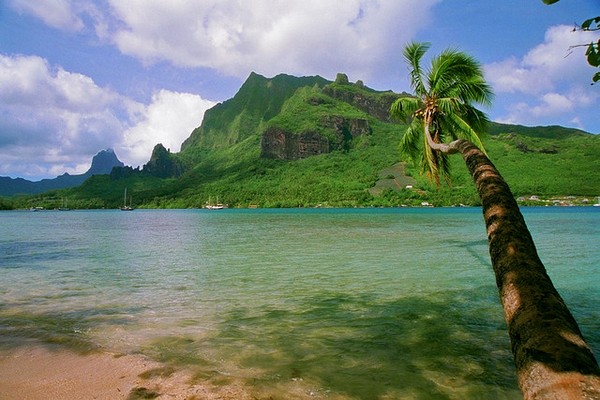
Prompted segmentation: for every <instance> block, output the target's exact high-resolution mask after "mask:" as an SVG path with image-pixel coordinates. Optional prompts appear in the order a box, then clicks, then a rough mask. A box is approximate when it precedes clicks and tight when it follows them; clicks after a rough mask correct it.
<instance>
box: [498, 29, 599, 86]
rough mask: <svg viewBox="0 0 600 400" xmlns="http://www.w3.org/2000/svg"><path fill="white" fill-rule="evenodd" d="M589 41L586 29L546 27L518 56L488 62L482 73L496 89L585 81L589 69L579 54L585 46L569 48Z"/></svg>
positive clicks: (588, 77) (587, 77)
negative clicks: (541, 39) (537, 41)
mask: <svg viewBox="0 0 600 400" xmlns="http://www.w3.org/2000/svg"><path fill="white" fill-rule="evenodd" d="M590 41H591V40H590V36H588V34H587V33H586V32H579V31H578V32H573V28H572V27H570V26H566V25H559V26H553V27H551V28H549V29H548V30H547V31H546V35H545V38H544V42H543V43H541V44H539V45H538V46H536V47H534V48H533V49H531V50H530V51H529V52H528V53H527V54H525V55H524V56H523V57H522V58H521V59H517V58H515V57H513V58H510V59H507V60H503V61H500V62H496V63H491V64H488V65H487V66H486V76H487V78H488V80H489V81H490V82H491V83H492V84H493V85H494V88H495V89H496V91H497V92H521V93H527V94H540V93H544V92H546V91H549V90H552V89H553V88H555V87H556V86H560V85H561V84H563V83H569V82H587V81H589V79H590V76H591V73H590V68H589V66H588V65H587V63H586V61H585V57H583V53H584V51H585V50H584V49H582V48H574V49H573V50H572V51H571V50H569V49H570V48H571V47H572V46H574V45H576V44H584V43H589V42H590ZM571 53H573V54H571Z"/></svg>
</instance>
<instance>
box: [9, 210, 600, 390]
mask: <svg viewBox="0 0 600 400" xmlns="http://www.w3.org/2000/svg"><path fill="white" fill-rule="evenodd" d="M523 212H524V215H525V219H526V221H527V223H528V226H529V228H530V230H531V232H532V234H533V237H534V240H535V242H536V244H537V247H538V251H539V254H540V257H541V258H542V260H543V261H544V263H545V265H546V268H547V269H548V272H549V274H550V276H551V277H552V279H553V281H554V283H555V285H556V286H557V288H558V290H559V291H560V292H561V294H562V295H563V297H564V298H565V301H566V302H567V304H568V305H569V307H570V308H571V310H572V312H573V313H574V315H575V317H576V319H577V320H578V322H579V324H580V327H581V328H582V331H583V332H584V335H585V337H586V339H587V340H588V342H589V343H590V344H591V346H592V348H593V349H594V350H595V352H596V354H598V352H599V351H600V307H598V301H599V300H600V280H599V279H598V274H599V272H600V250H599V247H598V241H599V238H600V209H597V208H592V207H588V208H526V209H524V210H523ZM0 274H1V275H0V276H1V278H0V345H1V346H4V347H14V346H20V345H24V344H26V343H28V341H29V340H31V339H35V340H41V341H43V342H52V343H62V344H64V345H65V346H70V347H75V348H80V349H82V350H86V349H89V348H101V349H102V348H103V349H107V350H110V351H116V352H126V353H136V352H141V353H144V354H146V355H148V356H150V357H153V358H156V359H158V360H161V361H164V362H166V363H172V364H174V365H176V366H181V367H186V368H191V369H192V370H193V371H195V374H196V376H197V377H198V378H199V379H207V380H210V381H212V382H213V383H216V384H219V385H227V384H230V383H233V382H235V381H240V380H241V381H243V382H245V383H247V384H248V385H250V386H251V387H252V388H254V389H255V390H256V393H257V396H259V397H269V396H271V397H273V398H302V397H303V396H304V397H306V398H334V399H404V398H407V399H412V398H415V399H417V398H418V399H425V398H427V399H430V398H439V399H479V398H497V399H517V398H520V397H521V396H520V393H519V391H518V388H517V385H516V378H515V372H514V367H513V363H512V356H511V353H510V345H509V340H508V336H507V333H506V328H505V323H504V320H503V316H502V310H501V307H500V304H499V301H498V296H497V291H496V287H495V284H494V276H493V273H492V270H491V265H490V261H489V256H488V253H487V243H486V239H485V228H484V224H483V218H482V216H481V210H480V209H478V208H455V209H377V210H371V209H357V210H354V209H352V210H350V209H332V210H330V209H325V210H223V211H205V210H148V211H145V210H136V211H134V212H127V213H124V212H120V211H70V212H52V211H44V212H24V211H23V212H2V213H0ZM292 394H293V396H292ZM294 396H295V397H294Z"/></svg>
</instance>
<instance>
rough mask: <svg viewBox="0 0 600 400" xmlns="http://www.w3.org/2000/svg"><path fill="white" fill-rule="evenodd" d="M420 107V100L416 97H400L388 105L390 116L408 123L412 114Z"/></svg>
mask: <svg viewBox="0 0 600 400" xmlns="http://www.w3.org/2000/svg"><path fill="white" fill-rule="evenodd" d="M421 107H422V102H421V100H420V99H418V98H416V97H400V98H399V99H397V100H396V101H394V103H392V106H391V107H390V117H392V119H394V120H396V121H402V122H404V123H410V121H411V120H412V118H413V114H414V113H415V111H417V110H418V109H419V108H421Z"/></svg>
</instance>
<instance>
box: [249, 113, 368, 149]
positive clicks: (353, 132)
mask: <svg viewBox="0 0 600 400" xmlns="http://www.w3.org/2000/svg"><path fill="white" fill-rule="evenodd" d="M320 125H321V126H322V127H323V128H325V129H330V130H333V132H334V135H333V138H332V139H330V138H328V137H326V136H325V135H323V134H322V133H319V132H316V131H308V132H302V133H299V134H298V133H294V132H288V131H286V130H284V129H282V128H278V127H270V128H268V129H267V130H266V131H265V132H264V133H263V135H262V138H261V143H260V147H261V157H263V158H272V159H276V160H298V159H301V158H306V157H310V156H316V155H319V154H325V153H329V152H330V151H332V150H340V149H344V148H346V147H348V146H349V142H350V141H351V140H352V139H354V138H356V137H358V136H361V135H370V134H371V132H372V129H371V126H370V125H369V121H368V120H366V119H362V118H350V119H349V118H344V117H341V116H336V115H326V116H324V117H323V118H322V119H321V121H320Z"/></svg>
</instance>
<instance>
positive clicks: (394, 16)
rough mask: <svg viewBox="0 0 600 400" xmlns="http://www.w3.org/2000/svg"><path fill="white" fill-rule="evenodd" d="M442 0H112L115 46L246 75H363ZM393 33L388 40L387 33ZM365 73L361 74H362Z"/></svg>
mask: <svg viewBox="0 0 600 400" xmlns="http://www.w3.org/2000/svg"><path fill="white" fill-rule="evenodd" d="M439 1H440V0H405V1H397V0H379V1H376V0H348V1H344V2H339V1H333V0H306V1H303V2H290V1H287V0H285V1H284V0H279V1H275V0H256V1H252V2H249V1H234V0H229V1H223V0H219V1H217V0H205V1H202V2H198V1H180V2H164V1H162V0H129V1H127V2H123V1H120V0H112V1H111V5H112V7H113V11H114V14H115V15H116V16H117V18H118V19H120V20H121V22H122V27H120V28H119V29H118V30H117V31H116V33H115V36H114V41H115V43H116V45H117V46H118V47H119V49H120V50H121V51H122V52H123V53H125V54H128V55H131V56H134V57H136V58H139V59H141V60H144V62H146V63H153V62H157V61H162V60H166V61H168V62H170V63H173V64H174V65H178V66H184V67H208V68H213V69H216V70H219V71H221V72H223V73H226V74H231V75H235V76H239V77H245V76H247V74H248V73H249V71H251V70H254V71H256V72H259V73H262V74H265V75H274V74H277V73H280V72H286V73H291V74H304V75H308V74H316V73H319V74H328V75H334V74H335V72H341V71H342V70H343V71H344V72H347V73H350V74H356V75H359V74H360V76H361V78H365V79H366V78H369V76H368V73H367V72H370V73H372V74H375V75H376V74H377V73H380V72H381V71H382V70H384V69H385V68H386V67H388V63H390V62H391V61H390V60H393V62H394V63H397V60H398V55H399V54H400V52H401V48H402V46H403V45H404V44H405V43H406V42H407V41H408V40H409V39H410V38H411V37H412V36H413V35H414V33H415V32H416V31H418V30H419V29H422V28H423V26H424V25H425V24H426V22H427V20H428V18H429V10H430V8H431V7H432V5H433V4H435V3H438V2H439ZM390 38H393V40H390ZM365 75H366V76H365Z"/></svg>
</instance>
